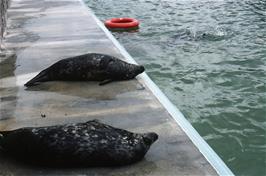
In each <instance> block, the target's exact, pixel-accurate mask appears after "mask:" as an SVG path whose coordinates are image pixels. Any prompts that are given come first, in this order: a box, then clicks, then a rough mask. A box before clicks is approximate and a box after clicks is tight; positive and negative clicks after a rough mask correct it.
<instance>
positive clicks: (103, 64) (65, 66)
mask: <svg viewBox="0 0 266 176" xmlns="http://www.w3.org/2000/svg"><path fill="white" fill-rule="evenodd" d="M144 70H145V69H144V67H143V66H142V65H135V64H130V63H127V62H125V61H122V60H120V59H118V58H116V57H113V56H109V55H105V54H99V53H88V54H84V55H80V56H75V57H70V58H66V59H62V60H60V61H58V62H56V63H55V64H53V65H51V66H50V67H48V68H46V69H45V70H43V71H41V72H40V73H39V74H38V75H37V76H35V77H34V78H33V79H31V80H30V81H28V82H27V83H26V84H25V86H26V87H29V86H34V85H36V84H38V83H40V82H45V81H54V80H63V81H101V82H100V85H104V84H107V83H109V82H112V81H118V80H129V79H133V78H135V77H136V76H137V75H138V74H140V73H142V72H144Z"/></svg>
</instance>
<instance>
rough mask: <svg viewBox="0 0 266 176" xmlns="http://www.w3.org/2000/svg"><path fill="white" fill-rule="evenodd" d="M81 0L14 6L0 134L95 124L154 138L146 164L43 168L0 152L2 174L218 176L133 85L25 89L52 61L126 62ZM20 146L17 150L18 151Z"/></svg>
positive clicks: (0, 93)
mask: <svg viewBox="0 0 266 176" xmlns="http://www.w3.org/2000/svg"><path fill="white" fill-rule="evenodd" d="M86 11H87V9H86V8H84V7H83V5H82V4H81V3H80V2H79V1H78V0H65V1H61V0H60V1H57V0H49V1H48V0H39V1H36V0H23V1H22V0H13V1H12V3H11V7H10V9H9V12H8V16H9V20H8V31H7V32H8V33H7V36H6V40H5V45H6V46H7V48H8V49H9V50H12V51H13V52H14V53H15V55H13V56H11V57H6V58H1V60H0V61H1V62H0V70H1V71H0V101H1V102H0V107H1V108H0V130H11V129H16V128H20V127H27V126H47V125H55V124H64V123H72V122H85V121H88V120H91V119H99V120H101V121H103V122H105V123H107V124H110V125H113V126H115V127H119V128H124V129H127V130H130V131H133V132H151V131H153V132H156V133H157V134H159V140H158V141H157V142H156V143H155V144H153V146H152V147H151V149H150V151H149V152H148V153H147V154H146V156H145V158H144V160H142V161H141V162H138V163H136V164H133V165H130V166H125V167H115V168H43V167H36V166H35V167H33V166H29V165H26V164H24V163H20V162H18V161H15V160H12V159H11V158H9V157H7V156H5V155H4V154H3V153H0V175H217V173H216V172H215V171H214V169H213V168H212V167H211V165H210V164H209V163H208V162H207V160H206V159H205V158H204V157H203V156H202V154H201V153H200V152H199V151H198V149H197V148H196V147H195V146H194V145H193V144H192V142H191V141H190V140H189V138H188V137H187V136H186V134H185V133H184V132H183V131H182V130H181V128H180V127H179V126H178V125H177V123H176V122H175V121H174V120H173V118H172V117H171V116H170V115H169V114H168V112H167V111H166V110H165V109H164V107H163V106H162V105H161V104H160V102H159V101H158V100H157V99H156V98H155V96H154V95H153V94H152V93H151V92H150V91H149V90H148V89H147V88H146V86H145V83H141V82H139V81H138V80H137V79H134V80H130V81H120V82H112V83H110V84H107V85H105V86H99V85H98V82H62V81H54V82H46V83H43V84H40V85H38V86H35V87H31V88H26V87H24V86H23V84H24V83H25V82H27V81H28V80H29V79H31V78H32V77H33V76H35V75H36V74H37V73H38V72H39V71H41V70H42V69H44V68H46V67H48V66H49V65H51V64H53V63H54V62H56V61H58V60H60V59H62V58H65V57H70V56H76V55H79V54H84V53H89V52H97V53H104V54H109V55H113V56H115V57H118V58H121V59H124V60H126V58H123V56H122V55H121V53H120V52H119V50H118V49H117V48H116V47H115V46H114V44H113V43H112V41H111V40H109V39H108V38H107V37H106V35H105V33H104V32H103V31H102V30H101V29H100V28H99V27H98V25H97V24H96V22H95V20H94V19H93V18H92V16H91V15H90V14H88V13H87V12H86ZM18 147H19V146H18Z"/></svg>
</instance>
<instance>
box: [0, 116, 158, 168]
mask: <svg viewBox="0 0 266 176" xmlns="http://www.w3.org/2000/svg"><path fill="white" fill-rule="evenodd" d="M157 139H158V135H157V134H156V133H144V134H138V133H132V132H129V131H126V130H123V129H118V128H114V127H112V126H109V125H106V124H103V123H101V122H99V121H97V120H91V121H88V122H85V123H76V124H66V125H58V126H49V127H36V128H33V127H27V128H20V129H17V130H13V131H0V148H2V151H3V152H5V153H7V154H11V155H12V156H13V157H17V158H19V159H20V158H24V159H27V161H31V162H33V163H35V164H36V163H38V164H45V165H46V164H48V165H53V166H55V165H56V166H57V165H63V166H65V165H71V166H73V165H78V166H121V165H127V164H131V163H134V162H137V161H139V160H141V159H142V158H143V157H144V155H145V154H146V152H147V151H148V150H149V148H150V146H151V145H152V144H153V143H154V142H155V141H156V140H157Z"/></svg>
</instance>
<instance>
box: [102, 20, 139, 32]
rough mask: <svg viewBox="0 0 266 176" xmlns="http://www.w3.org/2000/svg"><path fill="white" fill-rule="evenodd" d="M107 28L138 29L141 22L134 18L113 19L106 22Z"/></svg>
mask: <svg viewBox="0 0 266 176" xmlns="http://www.w3.org/2000/svg"><path fill="white" fill-rule="evenodd" d="M104 24H105V26H106V27H108V28H109V29H126V30H128V29H136V28H138V27H139V21H138V20H136V19H134V18H112V19H110V20H107V21H105V23H104Z"/></svg>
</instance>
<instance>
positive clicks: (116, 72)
mask: <svg viewBox="0 0 266 176" xmlns="http://www.w3.org/2000/svg"><path fill="white" fill-rule="evenodd" d="M107 70H108V72H109V74H110V78H111V79H113V80H128V79H133V78H135V77H136V76H137V75H138V74H140V73H142V72H144V70H145V69H144V67H143V66H142V65H135V64H130V63H127V62H124V61H122V60H113V61H112V62H109V64H108V69H107Z"/></svg>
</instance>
